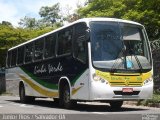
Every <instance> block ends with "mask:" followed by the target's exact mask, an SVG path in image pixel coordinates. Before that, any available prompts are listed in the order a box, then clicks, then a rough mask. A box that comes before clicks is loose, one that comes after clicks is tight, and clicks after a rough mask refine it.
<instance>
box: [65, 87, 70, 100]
mask: <svg viewBox="0 0 160 120" xmlns="http://www.w3.org/2000/svg"><path fill="white" fill-rule="evenodd" d="M69 102H70V93H69V90H67V89H66V90H65V92H64V103H69Z"/></svg>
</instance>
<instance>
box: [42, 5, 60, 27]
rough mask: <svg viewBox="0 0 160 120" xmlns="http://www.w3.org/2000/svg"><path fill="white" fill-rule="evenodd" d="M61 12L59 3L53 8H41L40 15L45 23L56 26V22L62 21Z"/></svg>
mask: <svg viewBox="0 0 160 120" xmlns="http://www.w3.org/2000/svg"><path fill="white" fill-rule="evenodd" d="M59 12H60V8H59V3H57V4H54V5H53V6H51V7H48V6H43V7H41V8H40V11H39V14H40V16H41V17H42V18H43V20H44V21H45V22H47V23H51V24H54V23H55V22H57V21H58V20H60V19H61V16H60V15H59Z"/></svg>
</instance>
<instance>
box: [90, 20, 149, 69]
mask: <svg viewBox="0 0 160 120" xmlns="http://www.w3.org/2000/svg"><path fill="white" fill-rule="evenodd" d="M90 28H91V52H92V53H91V55H92V61H93V65H94V67H96V68H103V69H106V70H107V69H108V70H111V69H117V70H124V69H125V70H127V71H128V70H129V71H131V70H139V69H140V70H143V69H147V70H149V69H151V65H150V63H149V60H150V58H149V57H150V56H149V52H150V51H149V49H148V48H149V47H148V46H147V45H148V44H147V43H146V38H145V37H144V35H143V32H142V29H143V28H142V27H141V26H137V25H132V24H128V23H118V22H102V21H101V22H91V23H90Z"/></svg>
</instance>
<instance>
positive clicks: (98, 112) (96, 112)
mask: <svg viewBox="0 0 160 120" xmlns="http://www.w3.org/2000/svg"><path fill="white" fill-rule="evenodd" d="M92 113H94V114H100V115H104V113H101V112H92Z"/></svg>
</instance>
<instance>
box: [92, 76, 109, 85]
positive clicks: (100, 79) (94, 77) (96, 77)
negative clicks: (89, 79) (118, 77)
mask: <svg viewBox="0 0 160 120" xmlns="http://www.w3.org/2000/svg"><path fill="white" fill-rule="evenodd" d="M93 80H94V81H101V82H102V83H106V84H108V81H107V80H105V79H103V78H101V77H100V76H98V75H96V74H93Z"/></svg>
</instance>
